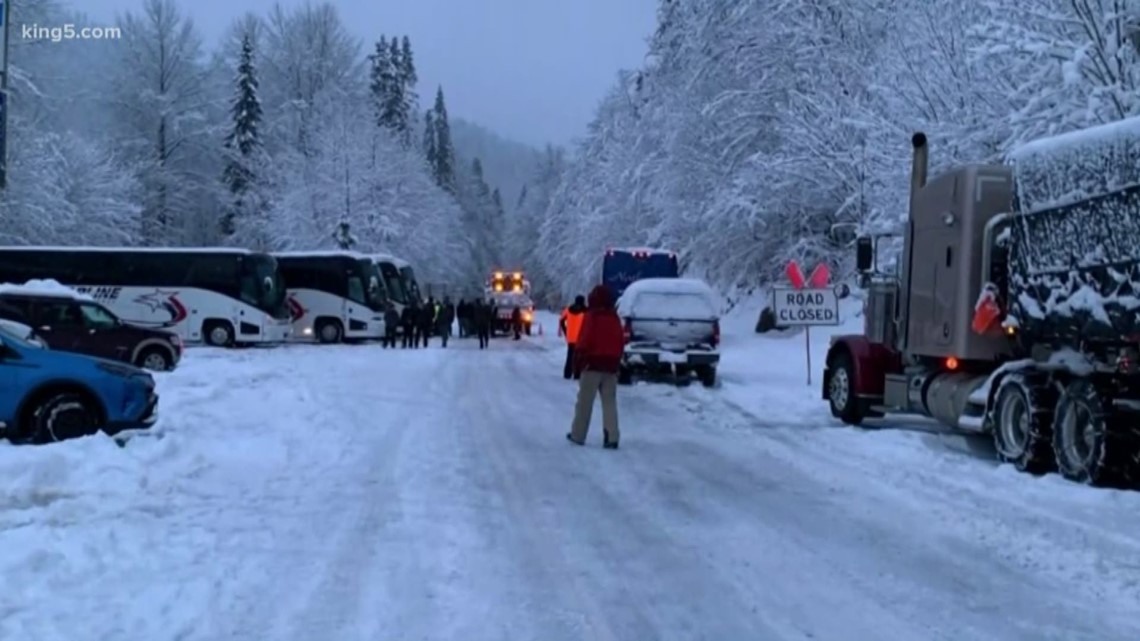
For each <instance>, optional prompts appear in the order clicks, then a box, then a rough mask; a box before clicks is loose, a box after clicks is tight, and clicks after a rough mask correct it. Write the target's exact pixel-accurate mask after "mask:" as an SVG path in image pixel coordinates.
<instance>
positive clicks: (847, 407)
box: [827, 351, 866, 425]
mask: <svg viewBox="0 0 1140 641" xmlns="http://www.w3.org/2000/svg"><path fill="white" fill-rule="evenodd" d="M828 369H830V370H831V372H830V375H829V377H828V380H827V402H828V404H829V405H830V406H831V415H832V416H834V417H835V418H837V419H839V420H841V421H843V422H844V423H846V424H848V425H861V424H862V423H863V419H864V418H865V416H866V413H865V412H864V411H863V405H862V404H861V403H860V402H859V399H858V397H856V396H855V364H854V362H853V361H852V360H851V355H850V354H848V353H847V352H845V351H842V352H839V353H838V354H836V355H835V357H834V358H832V359H831V365H830V367H829V368H828Z"/></svg>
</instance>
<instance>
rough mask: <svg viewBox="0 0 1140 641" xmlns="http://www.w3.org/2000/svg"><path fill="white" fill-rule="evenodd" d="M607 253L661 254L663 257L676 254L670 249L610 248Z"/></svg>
mask: <svg viewBox="0 0 1140 641" xmlns="http://www.w3.org/2000/svg"><path fill="white" fill-rule="evenodd" d="M607 251H611V252H623V253H629V254H661V255H664V256H673V255H674V254H676V253H677V252H675V251H673V250H671V249H656V248H654V247H610V248H609V249H608V250H607Z"/></svg>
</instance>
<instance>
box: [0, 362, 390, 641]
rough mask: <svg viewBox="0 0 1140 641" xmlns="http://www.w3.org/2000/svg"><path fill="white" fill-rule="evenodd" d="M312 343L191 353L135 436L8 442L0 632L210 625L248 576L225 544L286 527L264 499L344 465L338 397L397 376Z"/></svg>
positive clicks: (157, 634) (142, 632)
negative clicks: (238, 572) (277, 524)
mask: <svg viewBox="0 0 1140 641" xmlns="http://www.w3.org/2000/svg"><path fill="white" fill-rule="evenodd" d="M316 349H317V348H315V347H307V346H305V347H296V348H289V349H278V350H248V351H239V352H233V351H223V350H211V349H203V350H202V351H200V352H195V353H194V355H193V356H194V357H193V358H188V359H185V360H184V361H183V362H182V364H181V365H180V366H179V368H178V370H177V371H175V372H170V373H157V374H155V378H156V379H157V382H158V392H159V394H160V396H161V402H160V405H159V415H160V419H159V422H158V424H157V425H156V426H155V427H154V428H153V429H152V431H151V433H144V434H141V435H139V436H136V437H135V438H133V439H132V440H131V441H130V442H129V443H128V444H127V445H126V447H119V446H118V445H117V444H116V443H115V441H114V440H112V439H110V438H108V437H106V436H103V435H96V436H92V437H88V438H84V439H78V440H74V441H69V442H66V443H59V444H55V445H49V446H44V447H15V446H11V445H8V444H7V443H3V442H0V478H3V479H4V483H3V484H2V485H0V550H2V552H0V576H3V577H4V581H5V583H6V584H8V585H19V586H20V589H19V590H17V591H9V593H8V594H7V596H6V597H5V604H4V606H0V639H74V638H87V639H170V638H174V637H182V638H185V635H184V634H183V633H185V632H187V631H189V630H193V629H196V628H197V629H200V628H202V627H203V626H204V625H207V624H206V623H205V622H204V620H203V619H202V616H203V613H210V612H215V613H216V612H218V610H219V607H220V606H219V604H224V603H226V602H227V601H228V600H229V599H230V598H231V597H230V595H231V594H232V593H233V592H235V591H238V590H240V589H241V588H242V587H243V586H242V585H241V584H240V583H241V580H240V577H235V576H233V574H232V573H233V571H234V570H233V564H232V561H226V558H227V555H233V554H238V555H244V556H248V555H251V554H254V555H255V554H257V553H258V552H260V551H263V550H265V549H270V548H271V546H272V542H273V537H276V536H287V534H282V533H279V532H278V533H275V532H274V531H273V529H272V527H270V526H268V525H266V522H265V519H266V518H270V517H272V516H273V515H272V514H268V515H267V514H265V513H264V509H263V507H262V506H259V505H257V504H256V497H258V496H260V495H263V494H265V493H266V492H270V493H274V492H278V493H284V494H293V493H295V494H296V495H297V496H298V497H300V496H301V495H303V494H304V491H305V488H299V487H298V486H300V485H303V484H304V483H312V482H313V480H312V478H311V477H312V475H313V473H315V472H317V471H319V469H320V466H319V465H318V462H319V461H322V460H323V461H324V463H323V464H324V465H329V466H335V465H339V464H341V460H342V459H343V457H344V453H343V449H344V448H346V447H351V444H343V443H341V442H340V441H343V439H341V438H339V437H337V436H330V437H328V438H320V437H316V436H315V435H317V434H318V432H320V431H322V430H325V431H327V430H329V429H333V427H332V426H336V425H339V424H341V423H344V420H343V417H336V416H330V414H329V412H330V411H331V410H329V409H328V406H329V404H345V403H347V402H348V401H347V400H345V397H347V396H349V395H358V394H359V387H356V386H354V385H353V384H352V383H351V382H350V381H351V380H356V381H360V380H370V381H372V382H373V384H374V385H375V386H376V389H387V388H388V387H389V386H390V385H395V386H397V387H398V385H399V381H398V380H396V381H395V382H394V383H393V382H387V381H379V380H377V379H376V378H375V377H376V375H377V372H378V371H382V370H377V368H376V364H375V363H376V361H375V355H374V354H373V353H371V352H370V351H369V350H362V351H358V352H356V353H350V352H348V351H347V350H338V349H335V348H334V349H333V350H331V351H326V352H323V353H318V352H315V351H314V352H312V354H315V356H312V355H310V356H306V355H307V354H310V352H308V351H306V350H316ZM306 364H307V365H306ZM314 366H315V367H318V368H319V369H320V371H321V372H323V374H322V375H321V376H314V375H313V374H312V372H311V371H308V372H307V371H305V370H304V369H303V367H314ZM331 372H345V373H346V376H348V377H350V378H342V377H340V376H329V375H328V374H329V373H331ZM325 381H327V382H328V384H327V385H323V383H324V382H325ZM334 381H339V382H338V383H334ZM337 386H341V387H343V388H344V390H343V391H338V390H336V389H335V388H336V387H337ZM322 393H324V394H336V395H337V396H334V397H331V398H327V397H326V398H319V395H320V394H322ZM227 497H232V500H230V499H227ZM298 500H300V498H298ZM259 539H265V540H259ZM235 548H241V549H242V551H237V550H236V549H235ZM257 562H258V563H259V564H261V565H262V566H263V567H262V569H263V570H264V567H266V566H267V563H266V562H265V561H263V560H257ZM227 563H228V564H229V566H228V567H227ZM156 604H158V605H156ZM175 605H176V606H177V607H172V606H175ZM159 606H161V607H159ZM79 631H82V633H81V634H79V637H77V636H76V634H77V633H78V632H79ZM196 638H209V635H205V636H198V637H196ZM215 638H216V637H215Z"/></svg>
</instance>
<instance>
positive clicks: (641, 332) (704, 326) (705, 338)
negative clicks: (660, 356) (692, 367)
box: [629, 318, 716, 348]
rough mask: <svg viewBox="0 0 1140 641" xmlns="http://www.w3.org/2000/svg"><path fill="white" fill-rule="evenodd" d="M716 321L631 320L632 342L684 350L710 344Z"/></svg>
mask: <svg viewBox="0 0 1140 641" xmlns="http://www.w3.org/2000/svg"><path fill="white" fill-rule="evenodd" d="M715 324H716V321H712V320H690V319H680V318H630V319H629V329H630V335H631V342H633V343H640V342H647V343H658V344H660V345H661V346H662V347H678V348H683V347H687V346H689V345H695V344H699V343H708V342H709V341H710V340H711V339H712V337H713V334H714V333H715V330H714V326H715Z"/></svg>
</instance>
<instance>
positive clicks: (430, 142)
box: [423, 109, 439, 176]
mask: <svg viewBox="0 0 1140 641" xmlns="http://www.w3.org/2000/svg"><path fill="white" fill-rule="evenodd" d="M435 137H436V131H435V114H434V112H432V110H430V109H429V110H428V111H427V113H425V114H424V138H423V152H424V158H425V159H426V160H427V166H428V169H429V170H430V171H432V172H433V176H434V172H435V168H436V165H437V164H438V162H439V161H438V160H436V154H437V153H439V152H438V150H437V149H436V140H435Z"/></svg>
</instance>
